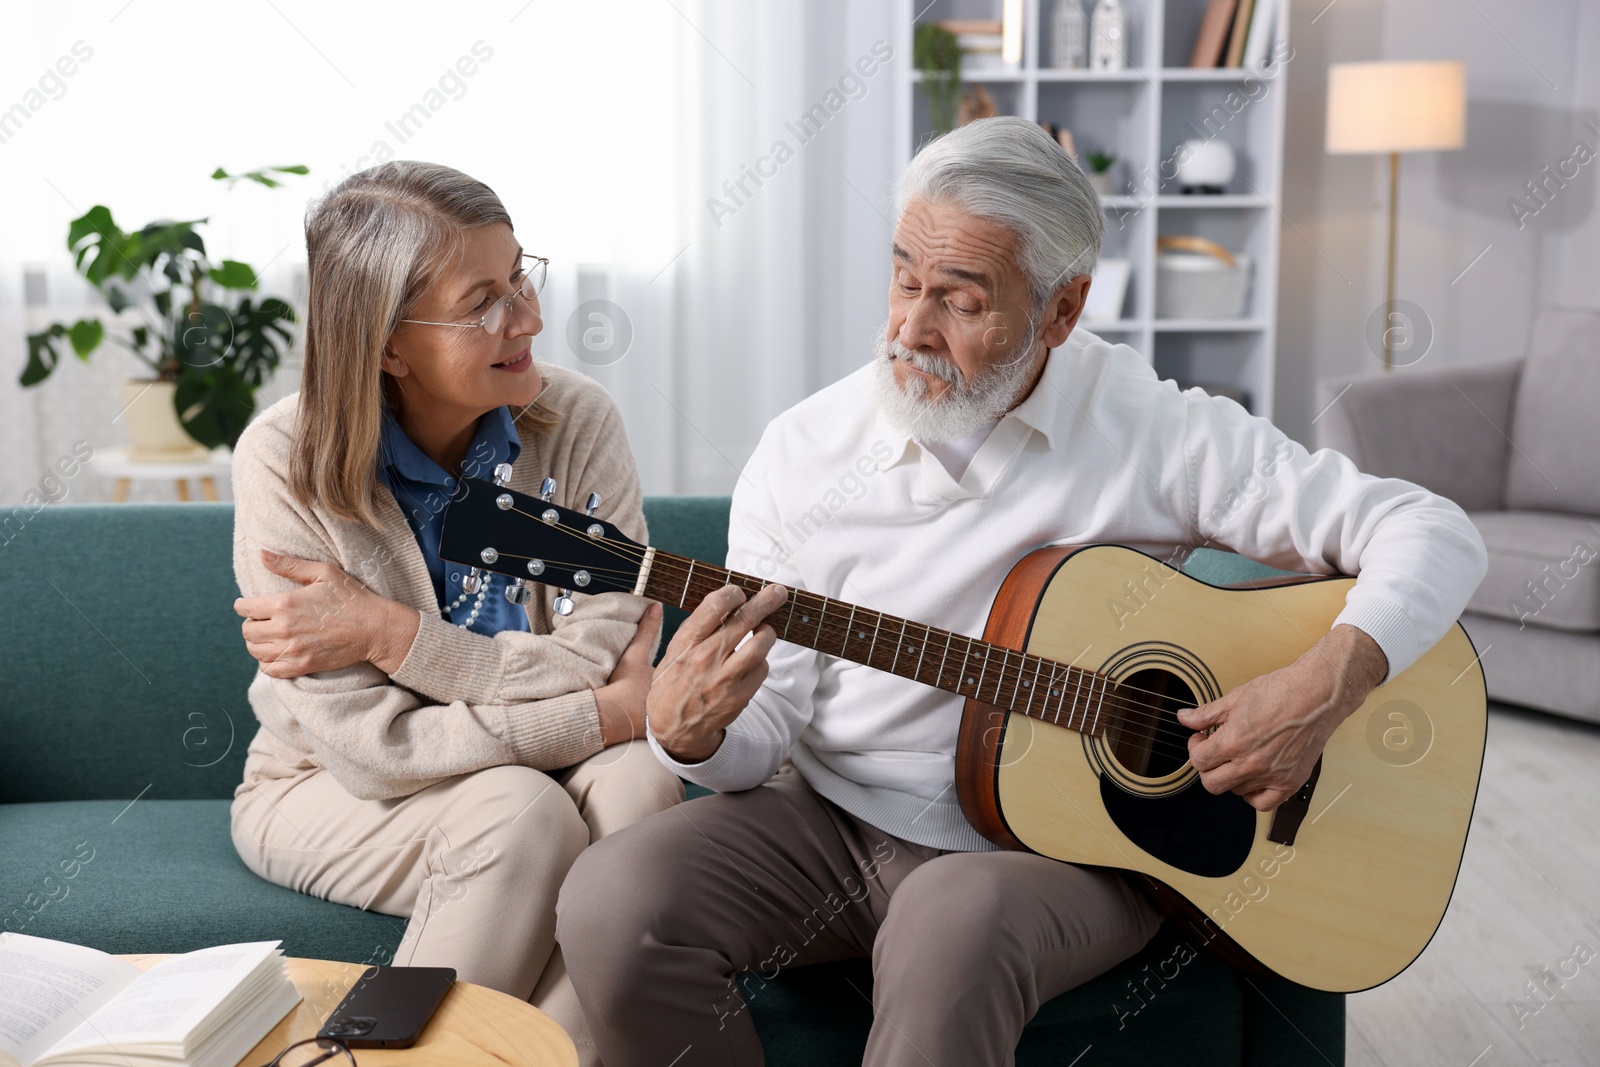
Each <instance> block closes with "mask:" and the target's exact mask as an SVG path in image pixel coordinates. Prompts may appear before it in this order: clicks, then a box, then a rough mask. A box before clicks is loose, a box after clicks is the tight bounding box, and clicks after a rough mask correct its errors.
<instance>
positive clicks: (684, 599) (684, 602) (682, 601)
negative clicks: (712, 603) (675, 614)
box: [678, 559, 695, 608]
mask: <svg viewBox="0 0 1600 1067" xmlns="http://www.w3.org/2000/svg"><path fill="white" fill-rule="evenodd" d="M694 563H695V561H694V560H692V559H691V560H690V561H689V569H688V570H687V571H686V572H684V575H683V595H682V596H681V597H679V598H678V607H680V608H687V607H688V606H689V582H690V580H691V579H693V578H694Z"/></svg>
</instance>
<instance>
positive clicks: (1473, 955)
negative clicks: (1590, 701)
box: [1346, 704, 1600, 1067]
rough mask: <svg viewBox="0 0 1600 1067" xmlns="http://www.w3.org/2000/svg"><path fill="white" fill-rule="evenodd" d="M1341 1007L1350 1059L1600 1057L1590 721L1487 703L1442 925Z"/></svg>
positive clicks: (1595, 776) (1463, 1066)
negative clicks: (1414, 955)
mask: <svg viewBox="0 0 1600 1067" xmlns="http://www.w3.org/2000/svg"><path fill="white" fill-rule="evenodd" d="M1546 968H1548V970H1546ZM1530 981H1531V982H1534V983H1535V984H1536V985H1537V986H1539V987H1540V989H1541V992H1540V993H1539V995H1538V997H1537V998H1536V997H1535V995H1534V994H1533V993H1532V992H1530V990H1529V987H1528V983H1529V982H1530ZM1347 1004H1348V1012H1349V1014H1348V1020H1349V1021H1348V1024H1347V1034H1346V1037H1347V1042H1346V1043H1347V1046H1348V1047H1347V1062H1348V1063H1349V1064H1352V1065H1359V1067H1367V1065H1373V1067H1376V1065H1379V1064H1386V1065H1388V1067H1415V1065H1424V1064H1443V1065H1450V1067H1469V1065H1470V1067H1502V1065H1518V1067H1520V1065H1522V1064H1562V1065H1568V1064H1570V1065H1574V1067H1576V1065H1580V1064H1582V1065H1600V725H1591V724H1587V723H1580V722H1574V721H1571V720H1566V719H1560V718H1557V717H1555V716H1550V715H1543V714H1540V713H1537V712H1531V711H1524V710H1522V709H1519V708H1513V707H1510V706H1508V705H1500V704H1493V705H1491V706H1490V712H1489V741H1488V749H1487V752H1486V754H1485V758H1484V767H1483V780H1482V783H1481V784H1480V786H1479V791H1478V804H1477V810H1476V812H1475V813H1474V815H1473V819H1472V830H1471V833H1470V835H1469V837H1468V839H1467V852H1466V859H1465V862H1464V863H1463V865H1462V870H1461V878H1460V880H1459V881H1458V882H1457V883H1456V889H1455V895H1454V896H1453V897H1452V898H1451V901H1450V909H1449V911H1448V912H1447V913H1446V914H1445V918H1444V923H1443V925H1442V926H1441V927H1440V928H1439V932H1438V933H1437V934H1436V935H1435V936H1434V939H1433V941H1432V942H1431V943H1430V944H1429V945H1428V948H1427V950H1426V951H1424V952H1423V954H1422V957H1421V958H1420V959H1418V960H1417V962H1416V963H1414V964H1412V965H1411V967H1410V968H1409V969H1408V970H1407V971H1406V972H1405V973H1404V974H1402V975H1400V977H1398V978H1396V979H1395V980H1394V981H1392V982H1389V983H1388V984H1387V985H1383V986H1379V987H1378V988H1377V989H1373V990H1369V991H1368V992H1365V993H1357V994H1355V995H1353V996H1351V997H1350V998H1349V999H1348V1001H1347Z"/></svg>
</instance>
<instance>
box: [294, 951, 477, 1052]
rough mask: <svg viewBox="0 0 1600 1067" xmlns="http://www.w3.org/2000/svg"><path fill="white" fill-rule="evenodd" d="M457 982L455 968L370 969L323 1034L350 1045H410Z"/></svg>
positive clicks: (330, 1016) (318, 1033)
mask: <svg viewBox="0 0 1600 1067" xmlns="http://www.w3.org/2000/svg"><path fill="white" fill-rule="evenodd" d="M455 980H456V970H455V968H454V967H368V968H367V969H366V971H365V972H364V973H363V974H362V975H361V977H360V978H357V979H356V984H355V985H353V986H351V987H350V992H348V993H346V994H345V995H344V999H343V1000H341V1001H340V1002H339V1005H338V1007H336V1008H334V1009H333V1011H332V1013H331V1014H329V1016H328V1021H327V1022H325V1023H323V1024H322V1029H321V1030H318V1031H317V1036H318V1037H331V1038H333V1039H334V1040H336V1041H340V1042H343V1043H344V1044H345V1045H348V1046H349V1047H350V1048H410V1047H411V1046H412V1045H415V1044H416V1043H417V1038H419V1037H421V1036H422V1028H423V1027H425V1026H427V1025H428V1020H429V1019H430V1018H432V1017H433V1012H434V1009H436V1008H437V1007H438V1006H439V1002H440V1001H442V1000H443V999H444V995H445V994H446V993H448V992H450V987H451V985H453V984H454V983H455Z"/></svg>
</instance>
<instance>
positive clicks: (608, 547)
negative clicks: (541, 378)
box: [507, 507, 1196, 760]
mask: <svg viewBox="0 0 1600 1067" xmlns="http://www.w3.org/2000/svg"><path fill="white" fill-rule="evenodd" d="M507 510H510V511H513V512H516V513H517V514H519V515H522V516H523V517H524V518H527V519H532V520H536V521H538V522H541V523H543V524H544V525H546V526H553V527H555V528H556V529H558V530H560V531H561V532H562V533H563V534H565V535H567V536H569V537H572V538H574V539H577V540H582V541H584V542H585V543H587V544H589V545H590V546H591V547H595V548H599V549H600V550H601V551H604V552H607V553H608V554H610V555H612V556H614V557H616V558H619V559H623V560H626V561H628V562H630V563H638V562H642V561H643V558H644V556H645V554H646V552H647V551H648V550H647V549H644V548H640V547H638V546H635V545H632V544H631V543H628V544H622V543H619V542H617V541H609V542H608V541H605V540H603V539H599V538H595V537H592V536H590V535H589V534H588V533H587V531H585V532H582V533H580V532H579V531H577V530H575V529H574V528H572V527H570V526H568V525H566V524H565V523H560V522H555V523H550V522H545V520H543V519H542V518H540V517H538V516H535V515H530V514H529V513H528V512H526V511H523V510H522V509H521V508H515V507H513V508H510V509H507ZM507 555H510V556H512V557H514V558H532V557H517V556H516V554H514V553H507ZM671 556H672V554H671V553H662V554H660V555H659V556H658V559H659V562H660V563H661V565H662V570H663V572H664V573H673V574H674V576H675V572H669V571H667V568H668V567H681V566H682V565H680V564H678V563H677V562H676V561H675V560H674V559H672V558H671ZM556 562H557V563H558V565H566V566H573V564H571V563H566V562H564V561H556ZM688 562H689V563H690V564H691V565H692V564H693V563H695V562H699V561H692V560H691V561H688ZM702 565H703V566H707V567H711V566H713V565H710V564H702ZM586 569H588V570H590V571H599V572H608V571H609V572H612V573H617V574H623V575H628V574H630V573H632V572H630V571H623V570H613V569H612V568H602V567H589V568H586ZM685 569H686V568H685ZM716 569H717V570H723V571H727V568H723V567H717V568H716ZM728 573H729V575H730V576H732V575H735V574H737V573H738V572H735V571H728ZM750 577H753V576H750ZM756 580H757V581H761V582H762V584H763V587H764V586H765V585H767V584H772V583H767V582H765V581H764V580H762V579H756ZM732 584H737V583H732ZM794 593H795V600H796V603H795V606H804V605H803V604H801V603H800V599H801V598H802V597H811V598H813V599H815V600H819V601H820V602H821V606H822V608H823V609H824V610H823V611H821V612H819V620H821V622H822V623H823V624H824V625H825V624H826V619H827V616H826V610H825V609H826V607H827V603H828V600H829V598H826V597H822V596H821V595H820V594H816V593H810V592H807V591H806V590H801V589H796V590H794ZM836 603H839V604H843V603H844V602H842V601H839V602H836ZM852 606H853V605H852ZM875 614H879V613H875ZM904 621H905V622H906V623H907V625H914V626H922V627H923V629H924V630H925V631H927V632H928V633H929V634H930V635H931V634H932V632H933V630H934V629H935V628H933V627H929V626H926V625H925V624H923V623H917V622H914V621H913V620H910V619H907V620H904ZM834 625H835V626H837V624H834ZM945 632H946V633H947V634H948V636H949V637H950V638H959V639H961V640H964V641H967V642H968V645H969V651H968V653H967V655H969V656H970V655H971V652H970V648H971V645H972V644H974V643H980V644H985V645H988V646H989V647H991V648H998V649H1000V650H1001V651H1002V652H1004V653H1017V654H1019V655H1023V656H1028V655H1032V654H1031V653H1024V652H1021V650H1018V649H1007V648H1003V647H1002V646H999V645H992V644H989V643H988V642H985V641H982V640H981V639H977V638H969V637H967V635H965V634H958V633H955V632H954V631H945ZM817 636H818V639H819V643H820V639H821V638H822V637H823V636H827V637H837V638H839V639H840V641H841V646H840V647H841V648H845V647H848V643H849V641H850V636H849V632H848V629H846V628H835V629H827V630H824V629H822V628H821V626H819V629H818V631H817ZM817 651H819V652H824V654H831V655H839V654H838V653H826V652H825V650H823V649H817ZM840 658H848V657H844V656H841V657H840ZM1035 658H1037V659H1039V660H1040V661H1041V663H1042V664H1049V665H1051V666H1052V667H1058V666H1059V667H1064V668H1065V669H1066V670H1067V671H1068V672H1069V673H1068V675H1067V677H1068V678H1069V679H1070V678H1071V674H1070V672H1071V671H1078V672H1079V673H1080V674H1089V673H1093V672H1089V671H1085V670H1084V669H1083V668H1079V667H1073V666H1072V665H1070V664H1062V663H1060V662H1059V661H1056V660H1049V659H1046V658H1045V657H1042V656H1040V657H1035ZM867 666H872V664H870V663H869V664H867ZM1019 666H1020V664H1019ZM942 674H943V671H942V670H941V671H940V675H941V676H942ZM1001 678H1002V680H1006V681H1010V682H1011V683H1012V690H1013V695H1014V697H1018V698H1020V697H1021V694H1022V687H1021V685H1020V683H1021V682H1022V681H1023V672H1022V671H1020V670H1017V671H1015V672H1014V676H1011V677H1008V675H1007V670H1006V669H1005V668H1002V670H1001ZM914 680H917V681H921V680H920V679H914ZM922 684H928V683H925V682H924V683H922ZM1076 684H1077V687H1078V690H1079V692H1082V688H1083V683H1082V682H1081V681H1080V682H1078V683H1076ZM1113 684H1114V685H1115V686H1116V687H1117V688H1118V689H1119V690H1121V691H1122V692H1123V693H1125V694H1133V693H1138V694H1143V695H1147V696H1154V697H1158V698H1160V699H1162V700H1163V701H1168V700H1170V703H1171V710H1172V711H1173V712H1174V714H1175V713H1176V712H1177V711H1178V710H1181V709H1182V708H1186V707H1195V706H1196V705H1194V704H1189V703H1185V702H1183V701H1181V700H1176V699H1172V698H1170V697H1168V695H1167V694H1165V693H1159V692H1156V691H1154V690H1149V689H1144V688H1142V687H1140V686H1132V685H1128V684H1126V683H1123V682H1116V681H1114V680H1113ZM981 685H982V682H981V680H980V682H979V687H980V688H981ZM934 688H939V687H937V686H934ZM1091 689H1092V682H1091ZM943 691H945V692H949V691H950V690H943ZM976 692H977V690H976V689H975V690H974V696H973V697H972V699H980V698H979V697H977V696H976ZM956 693H957V695H961V696H965V694H962V693H960V691H959V689H958V690H956ZM998 696H999V690H998V684H997V688H996V697H997V698H998ZM1046 700H1047V702H1048V697H1047V698H1046ZM1074 700H1075V698H1074ZM1103 702H1104V694H1103V693H1102V695H1101V698H1100V705H1099V706H1097V708H1096V711H1095V715H1096V716H1097V717H1098V715H1099V714H1101V713H1103V712H1104V710H1105V709H1104V706H1103ZM985 703H987V702H985ZM1016 703H1017V704H1022V705H1023V706H1024V707H1027V706H1030V705H1031V703H1032V701H1031V699H1018V700H1017V701H1016ZM1123 708H1124V710H1125V714H1124V715H1123V717H1122V722H1123V723H1124V724H1134V725H1137V726H1139V727H1143V728H1149V727H1151V725H1152V724H1154V725H1153V730H1154V734H1155V736H1154V737H1153V738H1152V742H1151V743H1152V747H1153V748H1160V749H1161V750H1162V751H1164V753H1165V754H1166V755H1169V756H1173V757H1178V756H1180V755H1181V756H1182V758H1183V759H1185V760H1187V758H1188V744H1187V741H1186V740H1179V739H1177V738H1175V737H1172V735H1173V734H1175V733H1176V731H1173V730H1168V731H1165V733H1164V732H1163V730H1162V727H1163V726H1164V725H1167V724H1168V722H1169V721H1170V722H1171V724H1172V725H1174V726H1176V727H1177V729H1178V730H1187V729H1188V728H1187V727H1185V726H1183V724H1182V723H1179V722H1177V721H1176V720H1175V719H1172V720H1168V718H1167V717H1166V716H1165V715H1164V714H1163V712H1162V709H1161V708H1160V707H1158V706H1156V705H1154V704H1150V703H1146V702H1144V701H1140V700H1133V699H1126V700H1124V702H1123ZM1013 710H1015V704H1013ZM1058 710H1059V709H1058ZM1019 713H1021V712H1019ZM1113 713H1115V705H1113ZM1071 716H1072V711H1071V710H1070V709H1069V710H1068V717H1069V719H1070V718H1071ZM1030 717H1032V718H1038V719H1040V721H1051V720H1049V719H1047V718H1046V717H1045V715H1044V714H1043V713H1040V714H1036V715H1033V716H1030ZM1087 717H1088V716H1087V701H1085V714H1084V718H1085V719H1087ZM1108 725H1110V724H1109V723H1108ZM1189 732H1190V733H1193V732H1195V731H1189ZM1168 738H1171V739H1168Z"/></svg>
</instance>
